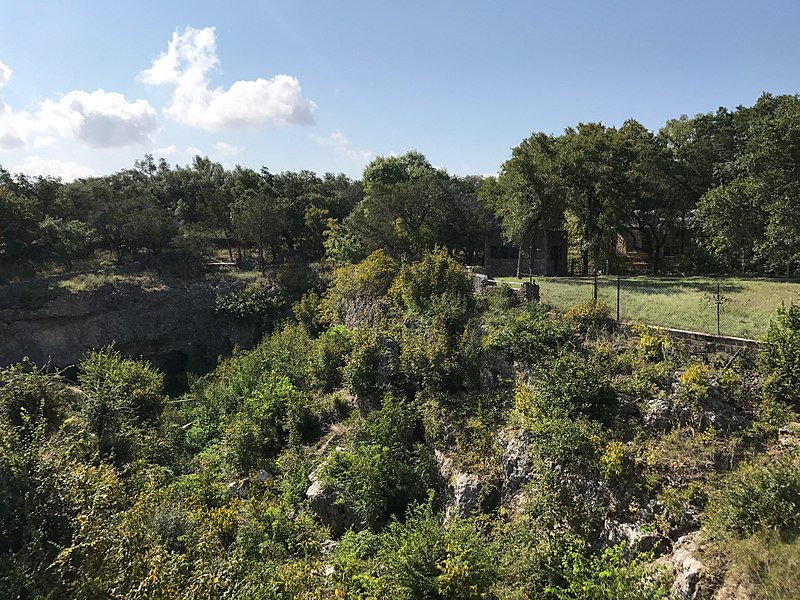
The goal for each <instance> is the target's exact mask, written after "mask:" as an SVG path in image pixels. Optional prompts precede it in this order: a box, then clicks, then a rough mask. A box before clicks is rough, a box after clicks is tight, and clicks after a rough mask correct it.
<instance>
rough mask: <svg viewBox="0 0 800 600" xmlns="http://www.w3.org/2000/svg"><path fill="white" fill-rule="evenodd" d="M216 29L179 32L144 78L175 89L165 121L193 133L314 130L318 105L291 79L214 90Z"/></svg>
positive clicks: (284, 77)
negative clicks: (195, 130)
mask: <svg viewBox="0 0 800 600" xmlns="http://www.w3.org/2000/svg"><path fill="white" fill-rule="evenodd" d="M216 51H217V43H216V38H215V35H214V28H213V27H206V28H204V29H193V28H191V27H188V28H186V30H184V31H183V32H182V33H179V32H177V31H176V32H174V33H173V34H172V39H171V40H170V41H169V45H168V46H167V51H166V52H165V53H163V54H161V55H160V56H159V57H158V58H157V59H155V60H154V61H153V65H152V66H151V67H150V68H149V69H147V70H145V71H142V72H141V73H140V78H141V79H142V81H144V82H145V83H148V84H151V85H172V86H174V87H175V90H174V92H173V95H172V102H171V104H170V105H169V106H167V107H165V108H164V115H165V116H166V117H167V118H169V119H172V120H174V121H177V122H178V123H182V124H184V125H189V126H193V127H199V128H201V129H206V130H220V129H227V128H235V127H251V126H256V125H281V124H293V125H310V124H313V122H314V110H315V109H316V105H315V104H314V103H313V102H311V101H310V100H306V99H304V98H303V97H302V93H301V92H302V90H301V88H300V82H299V81H298V80H297V79H296V78H295V77H292V76H290V75H276V76H274V77H272V78H271V79H263V78H261V77H259V78H258V79H255V80H240V81H235V82H234V83H233V84H232V85H231V86H230V88H228V89H227V90H225V89H223V88H221V87H218V88H214V89H210V88H209V82H208V72H209V71H211V70H212V69H213V68H214V67H216V66H217V64H218V63H219V60H218V59H217V54H216Z"/></svg>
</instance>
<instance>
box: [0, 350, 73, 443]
mask: <svg viewBox="0 0 800 600" xmlns="http://www.w3.org/2000/svg"><path fill="white" fill-rule="evenodd" d="M74 403H75V398H74V394H73V393H72V392H71V391H70V390H69V388H68V387H67V386H66V385H65V383H64V381H63V380H62V379H61V377H60V376H59V375H57V374H55V373H45V372H44V371H39V370H38V369H36V367H34V365H33V364H31V363H30V362H29V361H27V360H26V361H24V362H22V363H19V364H16V365H11V366H9V367H5V368H3V369H0V420H1V421H0V422H3V421H4V422H5V423H6V424H7V425H8V426H10V427H11V428H13V429H14V430H15V431H16V432H17V433H18V434H19V435H20V436H21V437H22V438H23V439H26V440H29V439H30V438H31V437H32V436H34V435H35V432H36V431H37V430H39V431H41V433H45V432H52V431H53V430H54V429H55V428H57V427H58V425H59V424H60V423H61V420H62V419H63V418H64V417H65V416H66V414H67V413H68V410H69V409H70V408H71V406H72V405H74Z"/></svg>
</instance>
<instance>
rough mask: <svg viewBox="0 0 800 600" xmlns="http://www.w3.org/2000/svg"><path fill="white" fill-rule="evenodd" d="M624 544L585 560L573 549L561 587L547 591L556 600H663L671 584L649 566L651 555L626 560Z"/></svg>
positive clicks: (582, 555)
mask: <svg viewBox="0 0 800 600" xmlns="http://www.w3.org/2000/svg"><path fill="white" fill-rule="evenodd" d="M626 553H627V552H626V546H625V544H624V543H621V544H617V545H616V546H613V547H611V548H606V549H605V550H602V551H600V552H597V553H595V554H591V555H589V556H586V555H585V553H584V551H583V550H582V549H581V548H572V549H571V550H570V551H569V552H568V553H567V554H566V555H565V556H564V560H563V571H562V572H563V574H564V577H565V579H566V581H565V582H564V584H562V585H558V586H553V587H551V588H549V589H548V590H547V592H548V593H549V594H551V595H552V597H554V598H557V599H558V600H666V599H667V598H669V597H670V585H669V584H670V581H669V577H668V574H667V573H666V571H665V570H663V568H662V569H658V568H657V567H654V566H652V565H651V564H650V563H651V562H652V560H653V556H652V553H649V554H642V555H639V556H636V557H634V558H633V559H628V560H626V559H625V558H624V556H625V555H626Z"/></svg>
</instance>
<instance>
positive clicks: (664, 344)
mask: <svg viewBox="0 0 800 600" xmlns="http://www.w3.org/2000/svg"><path fill="white" fill-rule="evenodd" d="M631 333H633V335H634V336H635V337H636V349H637V350H638V351H639V353H640V354H641V355H642V356H643V357H644V359H645V360H648V361H660V360H664V359H665V358H667V356H668V354H669V351H670V349H671V348H672V340H670V338H669V336H667V335H666V334H665V333H664V331H663V329H662V328H660V327H648V326H647V325H644V324H642V323H636V324H635V325H633V327H631Z"/></svg>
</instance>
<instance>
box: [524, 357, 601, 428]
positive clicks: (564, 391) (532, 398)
mask: <svg viewBox="0 0 800 600" xmlns="http://www.w3.org/2000/svg"><path fill="white" fill-rule="evenodd" d="M614 400H615V396H614V390H613V388H612V387H611V375H610V370H609V365H608V361H607V360H605V359H604V357H603V356H601V355H599V354H590V355H589V356H588V357H587V356H583V355H581V354H578V353H576V352H569V351H562V352H561V353H559V354H557V355H556V356H552V357H548V358H547V360H546V361H545V363H544V365H542V366H541V367H540V368H538V369H537V370H536V372H535V374H534V377H533V381H532V382H531V384H530V387H529V388H528V389H527V390H525V393H524V394H523V395H522V396H519V397H518V399H517V409H518V410H520V411H521V412H522V413H523V414H526V415H529V416H531V417H533V418H536V417H537V415H551V416H558V417H562V416H571V415H578V414H582V415H585V416H587V417H590V418H593V419H598V420H604V421H608V420H610V419H611V417H612V416H613V408H614Z"/></svg>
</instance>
